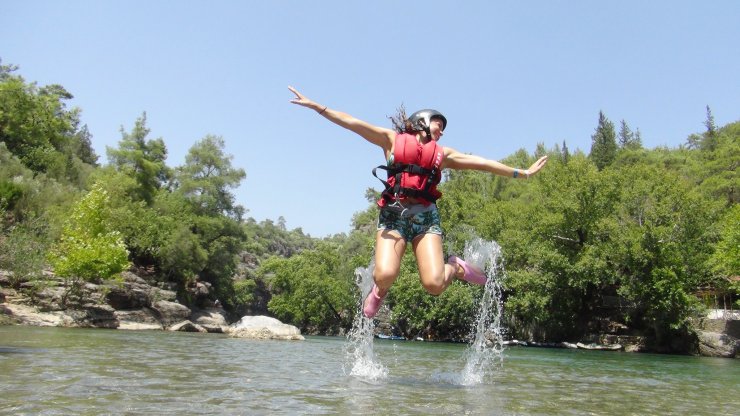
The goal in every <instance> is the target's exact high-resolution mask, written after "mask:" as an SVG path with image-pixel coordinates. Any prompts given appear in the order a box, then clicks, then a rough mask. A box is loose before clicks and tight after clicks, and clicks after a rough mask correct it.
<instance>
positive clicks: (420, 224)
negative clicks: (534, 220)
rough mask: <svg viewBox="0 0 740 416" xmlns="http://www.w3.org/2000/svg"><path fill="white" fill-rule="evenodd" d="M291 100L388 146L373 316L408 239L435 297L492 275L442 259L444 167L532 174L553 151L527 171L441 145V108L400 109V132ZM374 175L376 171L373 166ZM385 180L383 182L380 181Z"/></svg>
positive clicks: (368, 310) (366, 305) (367, 311)
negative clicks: (455, 282) (440, 206)
mask: <svg viewBox="0 0 740 416" xmlns="http://www.w3.org/2000/svg"><path fill="white" fill-rule="evenodd" d="M288 89H289V90H290V91H292V92H293V94H295V98H294V99H292V100H291V101H290V102H291V103H293V104H298V105H300V106H303V107H307V108H310V109H312V110H314V111H316V112H317V113H318V114H319V115H321V116H323V117H324V118H326V119H328V120H329V121H331V122H332V123H334V124H337V125H339V126H341V127H344V128H345V129H348V130H351V131H353V132H355V133H357V134H358V135H360V136H362V137H363V138H364V139H365V140H367V141H369V142H370V143H372V144H374V145H376V146H378V147H380V148H381V149H382V150H383V157H384V159H385V161H386V165H385V166H378V168H376V169H382V170H386V171H387V173H388V175H387V176H388V180H387V181H383V182H384V184H385V186H386V189H385V190H384V191H383V192H382V196H381V198H380V199H379V200H378V206H379V207H380V215H379V217H378V231H377V233H376V236H375V269H374V270H373V280H374V282H375V283H374V284H373V287H372V289H371V290H370V292H369V293H368V295H367V297H366V298H365V299H364V301H363V308H362V312H363V315H365V316H366V317H367V318H372V317H374V316H375V315H376V314H377V313H378V309H380V305H381V304H382V302H383V299H384V298H385V296H386V295H387V294H388V290H389V289H390V287H391V285H393V282H395V280H396V278H397V277H398V274H399V272H400V269H401V258H402V257H403V254H404V252H405V251H406V244H408V243H409V242H410V243H411V244H412V248H413V251H414V255H415V256H416V261H417V264H418V267H419V277H420V279H421V284H422V285H423V286H424V289H426V291H427V292H429V293H430V294H432V295H435V296H436V295H440V294H441V293H442V292H444V291H445V289H447V287H448V286H449V285H450V284H451V283H452V281H453V279H454V278H455V277H457V278H458V279H462V280H465V281H468V282H471V283H474V284H478V285H485V283H486V275H485V274H484V273H483V272H482V271H481V270H479V269H477V268H476V267H474V266H472V265H469V264H467V263H466V262H465V261H463V260H462V259H460V258H459V257H456V256H450V257H449V258H448V260H447V263H445V262H444V254H443V252H442V228H441V226H440V218H439V212H438V211H437V206H436V205H435V201H436V200H437V199H438V198H439V197H440V196H442V194H441V192H439V191H438V190H437V184H439V182H440V180H441V178H442V170H443V169H473V170H480V171H485V172H491V173H494V174H497V175H501V176H508V177H513V178H519V179H527V178H529V177H530V176H532V175H535V174H536V173H537V172H539V170H540V169H542V167H543V166H544V165H545V163H546V162H547V156H543V157H541V158H540V159H538V160H537V161H536V162H535V163H534V164H532V166H530V167H529V169H526V170H522V169H515V168H512V167H509V166H506V165H504V164H502V163H499V162H496V161H494V160H488V159H484V158H482V157H479V156H474V155H469V154H465V153H460V152H458V151H457V150H455V149H452V148H450V147H443V146H440V145H439V144H437V142H438V141H439V139H440V138H441V137H442V135H443V134H444V133H443V132H444V129H445V127H447V119H446V118H445V116H443V115H442V114H441V113H440V112H438V111H435V110H421V111H417V112H415V113H413V114H412V115H411V116H410V117H406V115H405V113H404V112H403V111H400V112H399V114H398V115H397V116H396V118H393V119H392V120H393V124H394V125H395V127H396V130H395V131H394V130H391V129H387V128H383V127H378V126H373V125H371V124H368V123H366V122H364V121H362V120H359V119H357V118H355V117H352V116H351V115H349V114H346V113H343V112H340V111H337V110H332V109H330V108H328V107H327V106H324V105H320V104H318V103H316V102H314V101H312V100H310V99H309V98H307V97H306V96H304V95H303V94H301V93H299V92H298V91H297V90H296V89H295V88H293V87H288ZM373 173H374V174H375V170H374V171H373ZM381 181H382V179H381Z"/></svg>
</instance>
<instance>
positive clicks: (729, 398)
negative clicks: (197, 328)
mask: <svg viewBox="0 0 740 416" xmlns="http://www.w3.org/2000/svg"><path fill="white" fill-rule="evenodd" d="M346 343H347V340H346V339H345V338H334V337H308V338H307V340H306V341H303V342H297V341H296V342H281V341H256V340H244V339H233V338H227V337H224V336H221V335H216V334H189V333H169V332H162V331H153V332H145V331H138V332H137V331H122V330H118V331H117V330H100V329H90V330H84V329H63V328H35V327H16V326H5V327H0V347H2V349H3V350H2V351H4V352H0V392H2V394H0V414H65V415H66V414H130V415H139V414H152V415H154V414H156V415H159V414H219V415H221V414H223V415H239V414H250V415H253V414H275V413H280V414H389V413H399V414H420V413H421V414H445V415H446V414H475V415H478V414H481V415H490V414H507V415H513V414H517V415H535V414H536V415H541V414H574V415H581V414H595V415H609V414H635V415H643V414H687V415H688V414H691V415H717V414H737V409H738V408H740V398H739V397H738V395H737V386H738V385H740V364H739V363H738V361H737V360H731V359H712V358H698V357H685V356H662V355H651V354H629V353H620V352H602V351H583V350H554V349H537V348H522V347H518V348H517V347H515V348H509V349H507V350H506V351H505V352H504V364H503V365H502V366H500V367H499V368H497V370H496V372H495V373H494V374H493V375H492V376H491V377H490V380H486V381H485V382H484V383H481V384H477V385H472V386H461V385H459V384H456V383H451V382H447V380H448V379H446V378H445V375H454V374H459V373H460V369H461V368H463V366H464V365H465V363H464V359H463V358H462V357H463V356H464V354H463V353H464V350H465V348H466V346H465V345H462V344H446V343H428V342H404V341H386V340H374V341H373V343H374V345H373V347H374V354H375V355H376V356H377V359H378V360H379V361H380V362H382V363H383V364H384V367H385V368H386V370H387V376H386V377H385V378H382V379H378V380H375V381H366V380H363V379H360V378H358V377H354V376H351V375H349V374H347V373H346V372H345V371H344V369H343V365H344V362H343V361H344V357H345V356H344V353H343V349H344V348H345V346H346Z"/></svg>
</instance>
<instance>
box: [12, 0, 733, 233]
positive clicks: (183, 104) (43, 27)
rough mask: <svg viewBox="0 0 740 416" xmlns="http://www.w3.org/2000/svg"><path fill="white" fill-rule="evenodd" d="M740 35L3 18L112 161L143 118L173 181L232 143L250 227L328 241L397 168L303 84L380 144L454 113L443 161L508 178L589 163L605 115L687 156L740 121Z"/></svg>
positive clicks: (648, 141) (79, 14)
mask: <svg viewBox="0 0 740 416" xmlns="http://www.w3.org/2000/svg"><path fill="white" fill-rule="evenodd" d="M738 17H740V1H736V0H713V1H682V0H673V1H663V0H655V1H644V0H642V1H632V0H626V1H608V2H607V1H601V2H597V1H557V0H551V1H506V2H502V1H493V0H490V1H461V2H455V3H453V2H450V1H390V0H380V1H364V2H359V1H348V0H345V1H320V0H315V1H93V0H89V1H79V0H66V1H38V0H1V1H0V58H1V59H2V61H3V64H15V65H18V66H19V67H20V69H19V71H18V74H20V75H22V76H23V77H24V78H25V79H26V80H27V81H36V82H38V84H39V85H47V84H52V83H56V84H61V85H63V86H64V87H65V88H66V89H67V90H68V91H69V92H70V93H72V94H73V95H74V97H75V98H74V99H73V100H72V101H71V103H70V104H71V105H72V106H76V107H79V108H80V109H81V110H82V115H81V118H82V122H83V123H85V124H87V125H88V128H89V130H90V132H91V133H92V135H93V139H92V140H93V146H94V148H95V150H96V152H97V153H98V155H99V156H100V161H101V162H104V163H107V157H106V151H105V149H106V147H116V146H117V145H118V142H119V140H120V139H121V134H120V129H121V127H123V128H124V129H125V130H126V131H130V130H131V128H132V127H133V125H134V122H135V120H136V119H137V118H138V117H139V116H141V115H142V113H143V112H146V114H147V120H148V126H149V128H150V129H151V133H150V136H149V138H152V139H154V138H162V139H163V140H164V141H165V143H166V145H167V148H168V151H169V157H168V160H167V163H168V165H169V166H172V167H174V166H178V165H181V164H182V163H183V161H184V157H185V155H186V153H187V151H188V149H189V148H190V147H191V146H192V145H193V144H194V143H195V142H196V141H198V140H200V139H202V138H203V137H205V136H206V135H208V134H212V135H217V136H221V137H223V138H224V140H225V143H226V149H225V151H226V152H227V153H229V154H231V155H233V161H232V163H233V164H234V165H235V166H237V167H241V168H243V169H245V171H246V172H247V177H246V179H245V180H244V182H242V185H241V186H240V187H239V188H238V189H236V190H234V193H235V195H236V197H237V201H238V203H240V204H241V205H243V206H244V207H245V208H247V209H248V210H249V211H248V213H247V215H248V216H251V217H254V218H255V219H256V220H258V221H262V220H264V219H272V220H277V219H278V217H280V216H283V217H284V218H285V220H286V223H287V227H288V228H289V229H293V228H297V227H301V228H302V229H303V231H304V232H306V233H310V234H311V235H312V236H314V237H323V236H326V235H329V234H334V233H339V232H348V231H349V230H350V220H351V218H352V214H353V213H355V212H357V211H360V210H363V209H365V208H366V207H367V201H366V200H365V198H364V194H365V190H366V189H367V188H368V187H375V188H376V189H380V183H379V182H378V181H377V180H376V179H375V178H373V177H372V175H371V173H370V171H371V169H372V168H373V167H374V166H376V165H378V164H380V163H382V154H381V152H380V150H379V149H378V148H376V147H374V146H372V145H370V144H368V143H367V142H365V141H364V140H362V139H361V138H359V136H355V135H353V134H352V133H350V132H348V131H346V130H343V129H341V128H339V127H337V126H334V125H332V124H331V123H329V122H327V121H326V120H324V119H323V118H321V117H319V116H317V115H316V114H315V113H314V112H312V111H309V110H306V109H304V108H301V107H298V106H295V105H292V104H290V103H289V100H290V99H291V98H292V94H291V93H290V91H288V89H287V86H288V85H293V86H295V87H296V88H297V89H298V90H299V91H301V92H302V93H304V94H305V95H307V96H308V97H310V98H312V99H314V100H316V101H318V102H319V103H321V104H324V105H328V106H329V107H331V108H334V109H339V110H342V111H346V112H348V113H350V114H352V115H355V116H357V117H359V118H362V119H364V120H366V121H368V122H371V123H374V124H378V125H383V126H389V122H388V120H387V116H389V115H392V114H393V113H394V112H395V109H396V108H397V107H398V106H399V105H401V104H403V105H405V107H406V108H407V109H408V110H409V111H414V110H415V109H419V108H427V107H431V108H435V109H438V110H440V111H442V112H443V113H444V114H445V115H446V116H447V119H448V120H449V126H448V128H447V130H446V132H445V133H446V134H445V136H444V138H443V139H442V144H443V145H448V146H451V147H454V148H456V149H457V150H459V151H463V152H466V153H474V154H478V155H481V156H484V157H487V158H491V159H502V158H505V157H506V156H508V155H510V154H512V153H514V152H515V151H516V150H518V149H521V148H523V149H525V150H527V151H528V152H530V153H532V152H533V151H534V150H535V147H536V145H537V143H539V142H542V143H544V144H545V145H546V146H547V147H548V148H549V147H552V146H554V145H555V144H562V142H563V141H565V142H566V143H567V145H568V147H569V148H570V149H571V150H574V149H581V150H583V151H585V152H588V151H589V149H590V146H591V135H592V134H593V132H594V129H595V127H596V124H597V120H598V114H599V111H603V112H604V113H605V114H606V116H607V117H608V118H609V119H610V120H612V121H613V122H614V123H615V124H616V125H617V126H618V125H619V122H620V121H621V120H625V121H626V122H627V123H628V125H629V126H630V127H631V128H632V129H633V130H635V129H638V128H639V129H640V131H641V133H642V138H643V143H644V145H645V146H646V147H649V148H653V147H656V146H668V147H677V146H679V145H680V144H682V143H684V142H685V140H686V138H687V137H688V136H689V135H690V134H692V133H695V132H701V131H703V129H704V126H703V122H704V120H705V118H706V106H707V105H709V106H710V107H711V109H712V113H713V115H714V118H715V122H716V124H717V125H724V124H726V123H729V122H733V121H737V120H740V76H738V74H740V25H738ZM389 127H390V126H389Z"/></svg>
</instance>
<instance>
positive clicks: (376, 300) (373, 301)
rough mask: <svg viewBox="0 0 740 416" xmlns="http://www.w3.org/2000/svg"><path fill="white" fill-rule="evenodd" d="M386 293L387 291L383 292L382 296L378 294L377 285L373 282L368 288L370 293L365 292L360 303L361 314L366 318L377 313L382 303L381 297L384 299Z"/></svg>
mask: <svg viewBox="0 0 740 416" xmlns="http://www.w3.org/2000/svg"><path fill="white" fill-rule="evenodd" d="M387 294H388V292H385V295H383V296H382V297H381V296H378V286H376V285H375V283H373V288H372V289H370V293H368V294H367V297H366V298H365V302H364V303H363V304H362V314H363V315H365V317H366V318H373V317H374V316H375V315H377V313H378V310H379V309H380V305H381V304H382V303H383V299H385V296H386V295H387Z"/></svg>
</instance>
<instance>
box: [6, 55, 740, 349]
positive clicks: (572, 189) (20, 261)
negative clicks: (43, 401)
mask: <svg viewBox="0 0 740 416" xmlns="http://www.w3.org/2000/svg"><path fill="white" fill-rule="evenodd" d="M15 71H16V68H15V67H12V66H7V65H6V66H2V65H0V269H5V270H9V271H11V272H12V280H11V282H12V284H13V285H14V286H16V287H17V288H19V289H21V288H22V289H23V290H26V291H29V292H31V293H32V292H33V291H35V290H40V289H41V288H43V286H44V282H45V279H46V278H47V274H45V273H44V270H45V269H48V268H50V269H52V270H53V271H54V272H55V273H56V274H57V275H58V276H62V277H65V278H66V279H69V281H70V283H73V284H74V283H80V282H84V281H86V280H93V281H94V280H101V279H108V278H113V277H115V276H116V274H117V273H119V272H120V271H122V270H123V269H124V268H125V267H128V266H129V265H132V266H133V267H136V268H144V269H147V270H150V271H153V275H154V276H155V277H156V278H157V279H159V280H160V281H166V282H170V283H172V284H175V285H176V286H177V287H178V288H179V293H180V300H181V301H183V302H185V303H192V304H197V303H198V302H201V301H203V299H199V298H196V297H194V296H193V295H192V292H191V291H189V290H188V289H189V288H191V287H193V286H194V285H195V284H196V282H205V283H208V284H209V285H210V286H211V287H212V288H213V290H212V292H211V293H210V294H209V299H210V300H211V301H213V300H215V299H219V300H220V301H221V303H222V304H224V306H225V307H227V308H228V309H229V310H231V311H233V312H234V313H237V314H244V313H270V314H272V315H274V316H276V317H278V318H280V319H283V320H285V321H288V322H291V323H293V324H296V325H298V326H300V327H302V328H303V329H308V330H312V331H316V332H320V333H339V332H342V331H344V330H346V329H348V328H349V326H350V325H351V323H352V321H353V318H354V316H355V314H356V313H358V312H359V307H358V305H359V298H360V294H359V293H358V290H357V289H356V285H355V276H354V273H355V269H356V268H358V267H367V265H368V263H369V261H370V259H371V258H372V250H373V244H374V233H375V220H376V216H377V208H376V207H375V205H374V200H375V199H376V197H377V192H376V191H374V190H367V191H366V197H367V198H368V201H369V205H368V209H367V210H365V211H362V212H358V213H356V214H355V215H354V217H353V219H352V222H353V227H352V230H351V231H350V232H349V233H348V234H340V235H336V236H332V237H326V238H323V239H316V238H312V237H311V236H308V235H305V234H304V233H303V231H302V230H301V229H300V228H298V229H295V230H287V229H286V228H285V219H283V218H282V217H281V218H279V219H278V220H277V223H276V222H273V221H271V220H265V221H263V222H260V223H258V222H256V221H255V220H254V219H252V218H245V214H246V212H247V210H246V209H245V208H244V207H242V206H240V205H238V204H236V202H235V199H234V196H233V194H232V190H233V189H235V188H236V187H238V186H239V184H240V183H241V181H243V180H245V178H246V173H245V171H244V170H243V169H241V168H237V167H234V166H232V165H231V160H232V158H231V156H230V155H228V154H227V153H226V151H225V142H224V140H223V139H222V138H220V137H217V136H210V135H209V136H206V137H204V138H202V139H201V140H199V141H197V142H196V143H195V144H194V145H193V146H192V147H191V149H190V151H189V152H188V155H187V157H186V159H185V163H184V164H183V165H182V166H175V167H170V166H167V164H166V157H167V148H166V146H165V142H164V140H163V139H161V138H157V139H151V138H149V137H148V135H149V129H148V127H147V122H148V120H147V118H146V115H145V114H143V115H142V116H141V117H140V118H139V119H137V120H135V121H134V124H133V128H132V130H131V131H130V132H128V131H126V130H124V129H122V131H121V140H120V142H119V145H118V147H116V148H108V149H107V156H108V164H105V165H102V166H99V165H98V162H97V160H98V157H97V155H95V154H94V151H93V150H92V148H91V145H90V140H91V137H92V136H91V135H90V133H89V132H88V131H87V128H86V127H85V126H81V123H80V115H81V111H80V110H79V109H68V108H67V107H66V105H65V102H66V101H67V100H69V99H70V98H72V95H71V94H70V93H69V92H67V91H66V90H65V89H64V88H63V87H61V86H58V85H54V86H46V87H38V86H37V85H36V84H34V83H27V82H26V81H25V80H24V79H23V78H22V77H20V76H18V75H15ZM705 125H706V131H705V132H703V133H695V134H691V135H690V136H689V137H688V138H687V140H686V144H685V145H683V146H680V147H679V148H676V149H668V148H657V149H645V148H643V147H642V138H641V136H640V132H639V130H636V131H632V130H631V129H630V128H629V126H628V125H627V123H626V122H625V121H622V122H621V124H620V129H619V132H617V131H616V129H615V127H614V124H613V123H612V122H611V121H610V120H609V119H608V118H607V117H606V115H605V114H603V113H601V112H600V113H599V117H598V120H597V125H596V128H595V131H594V133H593V135H592V147H591V149H590V153H589V154H585V153H583V152H582V151H580V150H576V151H575V152H573V151H571V150H569V149H568V147H567V145H566V143H565V142H562V145H555V146H553V147H552V148H551V149H547V148H546V147H545V146H544V145H539V146H538V147H537V149H536V150H535V152H534V154H529V153H528V152H527V151H525V150H520V151H518V152H516V153H514V154H513V155H511V156H509V157H508V158H507V159H505V160H504V163H507V164H509V165H513V166H528V165H529V164H531V163H532V162H533V161H534V160H536V158H537V157H539V156H541V155H543V154H548V155H549V156H550V161H549V163H548V165H547V167H546V168H545V169H544V170H543V171H542V172H541V174H539V175H537V176H536V177H535V178H533V179H532V180H529V181H514V180H511V179H508V178H502V177H497V176H493V175H490V174H483V173H480V172H473V171H448V172H445V181H444V183H443V184H442V185H441V190H442V191H443V193H444V195H445V196H444V197H443V198H442V199H441V200H440V201H439V208H440V212H441V214H442V218H443V224H442V225H443V228H444V229H445V231H446V235H445V247H446V250H447V251H448V252H449V253H460V252H461V250H462V248H463V246H464V244H465V241H466V240H469V239H470V238H471V237H473V236H480V237H482V238H484V239H487V240H495V241H497V242H498V243H499V244H500V245H501V246H502V248H503V253H504V257H505V258H504V264H505V268H506V273H505V277H503V278H504V285H505V289H506V291H505V308H506V316H507V322H508V326H509V328H508V330H509V331H510V333H511V334H512V335H513V336H517V337H524V338H527V339H534V340H541V341H557V340H567V339H578V337H580V336H582V335H584V334H587V333H591V332H603V331H604V330H605V327H606V326H608V325H613V324H617V325H618V326H620V327H621V328H627V329H628V330H629V331H631V333H639V334H642V335H646V336H647V337H649V339H650V340H651V341H652V342H653V343H654V345H655V346H656V347H662V348H666V349H671V348H680V347H679V346H675V345H673V341H674V340H675V339H677V338H681V337H680V336H682V335H685V334H686V333H687V332H688V330H689V329H688V325H687V323H688V320H689V318H691V317H692V316H693V315H694V314H695V312H696V311H697V310H699V309H700V308H702V307H704V306H709V307H714V306H717V305H718V304H719V303H722V302H719V301H718V299H720V298H721V299H722V300H723V302H724V303H726V300H728V299H729V301H730V302H732V301H733V300H736V299H737V297H738V283H737V276H738V275H739V274H740V270H739V268H740V264H739V263H738V259H740V253H738V247H740V233H739V232H738V230H740V208H738V198H739V197H738V175H737V167H738V166H737V165H738V161H740V122H736V123H731V124H728V125H726V126H723V127H717V126H715V125H714V120H713V118H712V116H711V111H710V109H709V108H707V120H706V122H705ZM410 254H411V253H410V252H409V253H408V254H407V255H406V256H405V257H404V261H403V264H402V268H401V274H400V276H399V278H398V281H397V282H396V284H395V285H394V286H393V288H392V289H391V292H390V295H389V297H388V298H387V301H386V304H387V305H388V306H389V307H390V310H391V314H390V319H391V323H392V324H393V325H394V328H395V330H396V331H397V332H398V333H399V334H402V335H404V336H406V337H409V338H415V337H425V338H431V339H463V338H465V337H466V336H467V334H468V331H469V328H470V325H471V320H472V316H473V314H474V311H475V308H476V305H477V303H478V299H479V298H480V295H481V288H480V287H474V286H471V285H468V284H464V283H462V282H455V283H454V284H453V285H452V286H451V287H450V288H449V289H448V290H447V291H446V292H445V293H444V294H443V295H441V296H438V297H432V296H430V295H428V294H426V292H424V290H423V288H422V287H421V285H420V284H419V279H418V273H417V271H416V263H415V260H414V257H413V256H412V255H410ZM699 292H701V293H703V294H704V296H703V297H698V296H696V294H697V293H699ZM707 294H709V295H707ZM719 306H722V305H719ZM737 306H740V305H738V304H735V307H737Z"/></svg>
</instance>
